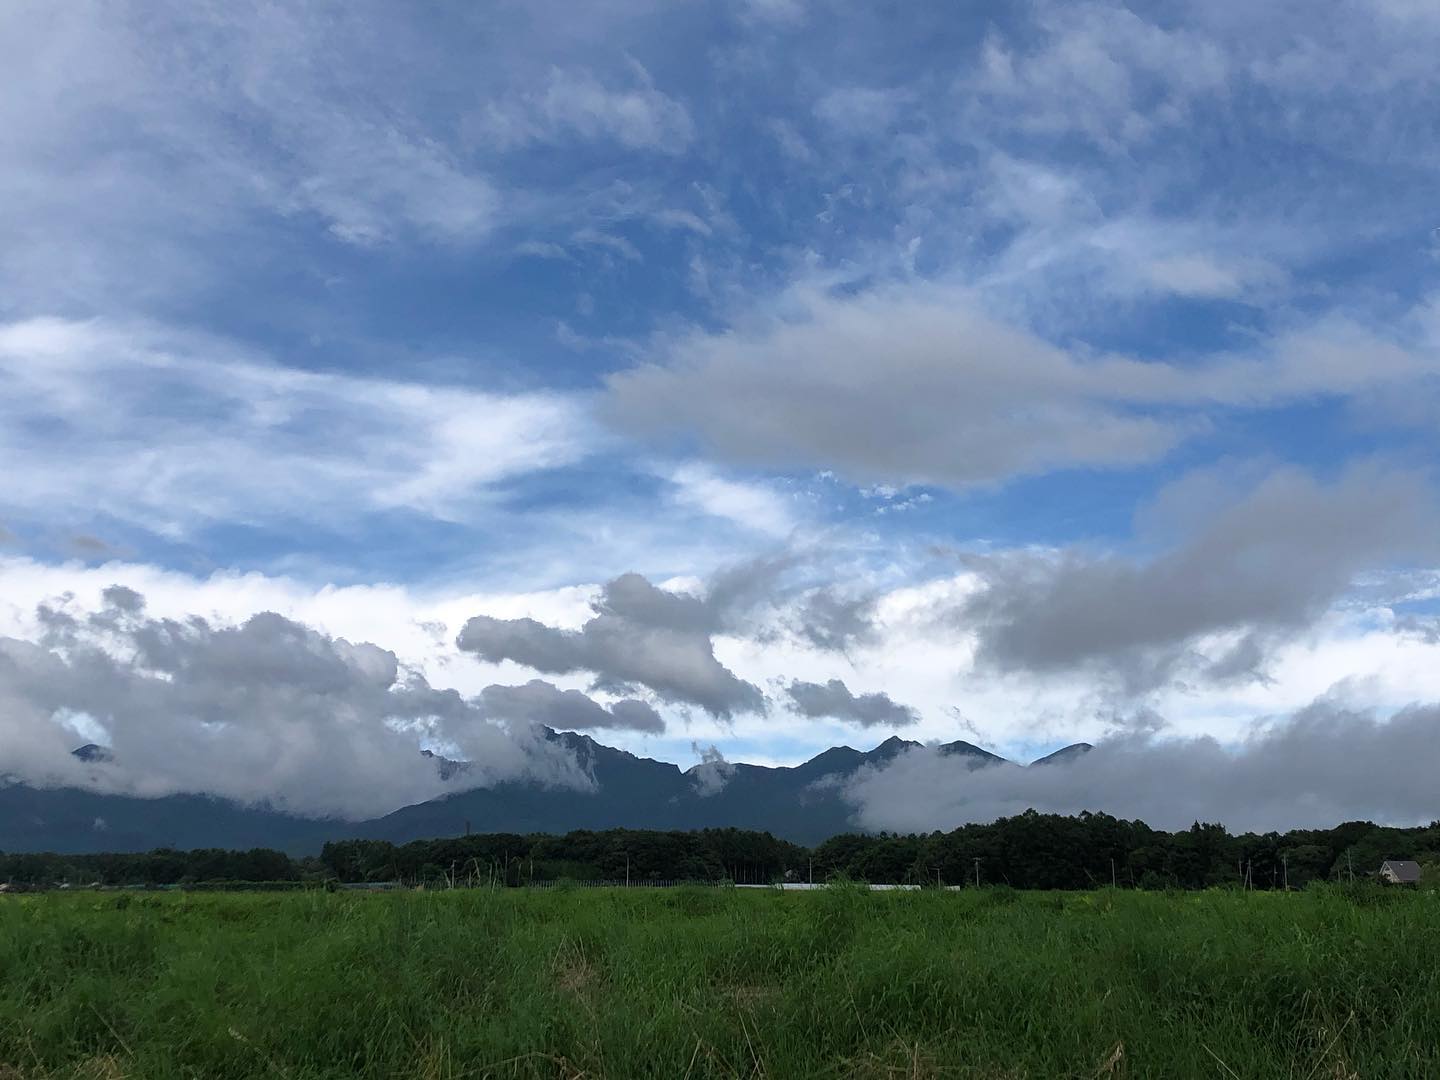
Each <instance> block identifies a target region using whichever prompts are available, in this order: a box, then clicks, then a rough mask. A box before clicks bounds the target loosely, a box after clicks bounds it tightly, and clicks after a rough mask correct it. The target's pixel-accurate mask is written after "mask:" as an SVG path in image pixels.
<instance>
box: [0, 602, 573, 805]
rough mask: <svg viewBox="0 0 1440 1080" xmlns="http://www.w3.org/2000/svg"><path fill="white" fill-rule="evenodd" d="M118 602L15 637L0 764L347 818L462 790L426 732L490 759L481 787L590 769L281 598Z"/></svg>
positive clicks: (3, 641)
mask: <svg viewBox="0 0 1440 1080" xmlns="http://www.w3.org/2000/svg"><path fill="white" fill-rule="evenodd" d="M105 601H106V602H105V606H104V607H103V608H102V609H101V610H99V611H94V612H83V611H75V610H72V609H71V608H69V607H68V606H47V607H42V608H41V609H40V610H39V611H38V612H37V617H38V621H39V623H40V626H41V627H42V634H41V636H40V638H39V639H38V640H34V641H27V640H21V639H17V638H8V637H7V638H0V774H5V775H9V776H15V777H18V778H20V779H23V780H26V781H27V782H31V783H36V784H82V785H99V786H102V787H104V788H105V789H106V790H114V791H119V792H125V793H131V794H139V795H162V794H170V793H174V792H204V793H209V794H214V795H220V796H224V797H227V798H232V799H237V800H240V801H243V802H257V801H265V802H269V803H270V804H272V805H274V806H276V807H279V808H283V809H287V810H290V811H294V812H297V813H302V814H313V815H338V816H342V817H362V816H370V815H373V814H378V813H384V812H387V811H389V810H393V809H395V808H396V807H398V806H401V805H404V804H406V803H411V802H416V801H420V800H423V799H427V798H432V797H434V796H436V795H438V794H441V793H442V792H443V791H445V790H450V789H451V788H449V787H447V785H446V784H445V783H444V782H443V780H442V779H441V777H440V776H439V775H438V773H437V771H436V769H435V768H434V766H433V763H432V762H428V761H426V760H425V759H424V758H422V757H421V755H420V753H419V750H420V749H421V747H422V746H436V747H440V748H443V749H445V751H446V752H447V755H448V756H453V757H459V758H464V759H467V760H469V761H472V762H474V763H475V764H474V765H473V766H472V767H471V768H470V769H469V770H467V771H466V773H465V774H464V775H465V782H466V784H467V785H468V786H488V785H489V784H492V783H496V782H498V781H501V780H508V779H519V778H528V779H532V780H535V781H537V782H541V783H557V784H572V785H583V784H584V783H585V779H584V777H583V775H582V774H581V773H580V771H579V769H578V766H576V764H575V762H574V761H573V759H571V758H570V757H569V756H568V755H567V754H566V753H565V752H564V751H563V749H562V748H559V747H556V746H554V745H552V744H550V743H549V742H548V741H547V740H545V739H544V738H543V737H542V736H541V734H540V733H539V732H538V730H537V729H535V728H534V726H533V725H531V724H528V723H524V722H522V721H518V720H517V721H513V722H509V723H501V722H497V718H495V717H493V716H492V715H490V713H489V712H487V710H486V709H485V707H484V706H483V704H482V703H478V702H473V701H468V700H466V699H464V698H462V697H461V696H460V695H459V694H458V693H456V692H455V691H453V690H440V689H436V688H434V687H432V686H430V685H429V683H428V682H427V681H426V680H425V679H424V678H423V677H422V676H421V675H419V674H417V673H415V672H410V671H405V670H404V669H403V668H402V667H401V665H400V663H399V661H398V659H397V658H396V656H395V654H394V653H392V652H390V651H388V650H386V649H382V648H380V647H378V646H376V645H371V644H367V643H359V644H357V643H352V642H350V641H346V640H345V639H343V638H336V637H331V636H329V635H326V634H323V633H321V632H319V631H317V630H314V629H311V628H309V627H307V626H304V625H302V624H300V623H297V622H294V621H293V620H290V619H287V618H285V617H283V616H281V615H277V614H275V613H273V612H262V613H260V614H257V615H255V616H253V617H251V618H249V619H247V620H246V621H244V622H243V623H240V624H238V625H215V624H212V623H210V622H208V621H206V620H204V619H201V618H195V617H192V618H188V619H183V620H175V619H162V618H151V617H147V616H146V615H145V614H144V607H145V604H144V598H143V597H142V596H141V595H140V594H139V593H136V592H134V591H133V590H130V589H124V588H118V587H117V588H112V589H108V590H106V593H105ZM90 741H101V742H103V743H105V744H106V745H108V747H109V749H110V750H111V752H112V758H113V760H112V761H111V762H110V763H109V764H107V766H106V767H105V768H104V769H93V768H87V767H85V766H84V765H83V763H79V762H77V761H76V760H75V759H74V758H73V757H72V756H71V755H70V753H69V751H70V750H72V749H73V748H74V747H75V746H77V745H78V744H80V743H83V742H90Z"/></svg>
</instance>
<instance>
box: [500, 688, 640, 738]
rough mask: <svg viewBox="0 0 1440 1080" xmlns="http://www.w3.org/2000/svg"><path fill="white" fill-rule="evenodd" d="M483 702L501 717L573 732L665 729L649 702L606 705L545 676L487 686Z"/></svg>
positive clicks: (631, 699) (623, 702)
mask: <svg viewBox="0 0 1440 1080" xmlns="http://www.w3.org/2000/svg"><path fill="white" fill-rule="evenodd" d="M480 701H481V704H482V705H484V707H485V711H486V712H488V713H489V714H490V715H492V716H494V717H497V718H499V719H502V720H518V721H522V722H524V723H530V724H545V725H546V726H548V727H554V728H565V729H568V730H574V731H586V730H596V729H600V728H621V729H625V730H629V731H641V732H646V733H650V734H660V733H663V732H664V731H665V721H664V720H663V719H661V717H660V714H659V713H657V712H656V711H655V709H654V708H653V707H652V706H650V705H649V704H647V703H646V702H643V701H637V700H635V699H634V698H625V699H623V700H620V701H617V702H615V704H613V705H611V706H609V707H608V708H607V707H606V706H604V705H601V704H600V703H599V702H597V701H596V700H595V699H594V698H591V697H589V696H588V695H586V694H582V693H581V692H580V691H579V690H561V689H560V688H559V687H557V686H556V685H555V684H554V683H549V682H545V681H544V680H543V679H531V680H530V681H529V682H527V683H526V684H525V685H523V686H498V685H497V686H487V687H486V688H485V689H484V690H482V691H480Z"/></svg>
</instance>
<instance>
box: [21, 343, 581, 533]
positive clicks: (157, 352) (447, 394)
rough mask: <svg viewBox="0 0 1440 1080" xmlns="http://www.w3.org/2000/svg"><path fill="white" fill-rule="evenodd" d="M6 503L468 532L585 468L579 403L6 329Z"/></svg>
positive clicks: (175, 521) (170, 523)
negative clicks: (508, 484) (546, 472)
mask: <svg viewBox="0 0 1440 1080" xmlns="http://www.w3.org/2000/svg"><path fill="white" fill-rule="evenodd" d="M0 418H3V424H0V447H3V452H4V455H5V458H6V461H7V466H8V477H7V483H6V486H5V490H4V491H3V492H0V505H6V504H8V505H9V506H11V507H16V508H20V509H24V510H29V511H37V512H42V513H45V514H47V515H51V516H55V515H57V513H58V515H60V516H63V515H64V514H65V512H66V511H65V509H64V508H65V507H70V508H77V509H78V508H84V510H85V511H86V512H87V514H88V513H94V512H99V513H103V514H109V515H113V516H114V517H116V518H119V519H122V520H127V521H133V522H137V523H139V524H141V525H144V526H147V527H151V528H158V529H160V530H162V531H180V532H183V531H184V530H186V529H187V528H189V527H190V526H191V525H193V524H194V523H197V522H205V521H261V520H267V519H274V518H294V519H323V518H331V517H337V516H339V517H345V518H349V517H350V516H351V515H354V514H356V513H363V512H367V511H378V510H387V509H393V508H403V509H407V510H411V511H415V512H419V513H422V514H426V515H429V516H432V517H437V518H447V519H463V518H465V517H466V516H468V515H470V514H471V513H473V512H474V510H475V508H476V507H477V506H478V505H480V504H481V503H482V502H483V500H484V497H485V495H484V493H485V489H486V487H487V486H488V485H491V484H494V483H496V482H498V481H501V480H505V479H507V478H510V477H513V476H517V475H520V474H523V473H526V472H530V471H533V470H536V469H543V468H549V467H552V466H557V465H563V464H566V463H568V462H571V461H574V460H576V459H577V458H579V457H580V456H582V455H583V454H584V452H585V439H586V434H585V431H586V423H585V421H584V419H583V416H582V413H581V411H580V409H579V408H578V407H577V406H576V404H575V403H574V402H572V401H569V400H566V399H564V398H560V397H556V396H552V395H545V394H529V395H525V394H520V395H510V396H502V395H495V394H486V393H481V392H477V391H473V390H467V389H462V388H459V387H445V386H426V385H419V384H409V383H400V382H392V381H387V380H383V379H370V378H363V377H355V376H347V375H339V374H315V373H308V372H302V371H297V370H294V369H288V368H280V367H274V366H271V365H269V364H266V363H264V362H262V361H261V360H260V359H259V358H256V357H254V356H252V355H250V354H248V353H247V352H245V351H243V350H237V349H235V348H234V347H232V346H229V345H227V344H225V343H223V342H217V341H214V340H210V339H206V338H204V337H203V336H199V335H189V334H184V333H179V332H175V331H170V330H166V329H163V328H158V327H151V326H139V327H136V326H128V327H127V326H120V325H116V324H113V323H108V322H103V321H92V322H73V321H65V320H58V319H32V320H28V321H25V322H19V323H10V324H8V325H3V326H0Z"/></svg>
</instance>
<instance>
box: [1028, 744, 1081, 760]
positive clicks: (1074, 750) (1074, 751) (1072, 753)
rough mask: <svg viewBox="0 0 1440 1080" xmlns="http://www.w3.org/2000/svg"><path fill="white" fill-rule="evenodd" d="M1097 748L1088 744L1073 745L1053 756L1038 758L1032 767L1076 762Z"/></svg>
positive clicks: (1056, 752) (1057, 751)
mask: <svg viewBox="0 0 1440 1080" xmlns="http://www.w3.org/2000/svg"><path fill="white" fill-rule="evenodd" d="M1094 749H1095V748H1094V747H1093V746H1091V745H1090V744H1089V743H1088V742H1077V743H1071V744H1070V745H1069V746H1062V747H1061V748H1060V749H1059V750H1056V751H1055V752H1054V753H1053V754H1046V755H1045V756H1044V757H1042V758H1036V759H1035V760H1034V761H1032V762H1031V763H1030V764H1031V765H1062V764H1064V763H1065V762H1069V761H1074V760H1075V759H1076V758H1081V757H1084V756H1085V755H1086V754H1088V753H1089V752H1090V751H1091V750H1094Z"/></svg>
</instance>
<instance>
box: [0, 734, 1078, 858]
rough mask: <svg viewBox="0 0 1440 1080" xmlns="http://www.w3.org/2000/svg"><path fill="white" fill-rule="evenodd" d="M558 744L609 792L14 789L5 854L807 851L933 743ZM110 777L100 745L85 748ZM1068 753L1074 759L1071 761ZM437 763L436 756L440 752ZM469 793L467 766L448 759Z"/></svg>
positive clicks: (961, 748) (515, 788)
mask: <svg viewBox="0 0 1440 1080" xmlns="http://www.w3.org/2000/svg"><path fill="white" fill-rule="evenodd" d="M547 737H548V738H550V739H552V740H554V741H556V742H558V743H560V744H562V745H563V746H564V747H565V748H566V749H568V750H569V751H571V752H572V753H574V754H575V756H576V759H577V760H578V761H579V762H580V764H581V766H582V768H584V769H585V770H586V772H587V773H589V774H590V776H592V777H593V779H594V781H595V786H594V788H593V789H592V790H586V791H579V790H570V789H561V788H547V787H542V786H539V785H534V784H520V783H507V784H500V785H497V786H495V787H492V788H474V789H470V790H458V791H456V792H455V793H454V794H451V795H446V796H442V797H441V798H438V799H433V800H430V801H428V802H422V803H417V804H415V805H413V806H406V807H403V808H401V809H398V810H396V811H394V812H393V813H390V814H387V815H385V816H383V817H380V818H376V819H373V820H370V821H362V822H346V821H339V820H327V819H313V818H301V817H295V816H293V815H289V814H285V813H281V812H279V811H277V810H275V809H273V808H269V807H264V806H244V805H240V804H238V803H234V802H228V801H226V800H223V799H217V798H213V797H210V796H206V795H199V794H185V795H170V796H166V797H163V798H155V799H142V798H135V797H130V796H124V795H108V794H102V793H99V792H96V791H89V790H82V789H77V788H47V789H41V788H34V787H30V786H27V785H24V784H19V783H11V784H8V785H0V850H3V851H57V852H73V853H79V852H87V851H141V850H148V849H151V848H157V847H175V848H200V847H223V848H250V847H271V848H276V849H279V850H282V851H288V852H291V853H297V854H299V853H307V852H313V851H316V850H318V849H319V847H320V845H321V844H323V843H324V842H325V841H326V840H336V839H349V838H355V839H376V840H390V841H394V842H397V843H403V842H405V841H409V840H417V839H426V838H430V837H438V836H453V835H458V834H461V833H464V832H466V831H467V830H473V831H475V832H519V833H528V832H553V833H564V832H568V831H570V830H572V829H606V828H645V829H698V828H708V827H726V826H728V827H734V828H744V829H756V830H762V831H767V832H771V833H774V834H775V835H776V836H779V837H783V838H784V839H787V840H792V841H794V842H796V843H817V842H819V841H821V840H823V839H825V838H826V837H828V836H833V835H835V834H836V833H840V832H845V831H847V830H851V829H853V828H854V825H853V823H852V822H851V820H850V807H849V805H848V804H847V803H846V802H845V801H844V800H843V799H842V798H841V797H840V793H839V788H840V782H841V781H843V780H844V779H845V778H846V777H848V776H850V775H851V774H853V773H854V772H855V771H856V770H857V769H859V768H861V767H862V766H865V765H868V764H879V763H883V762H885V761H888V760H890V759H891V758H893V757H894V756H895V755H896V754H898V753H900V752H902V751H904V750H906V749H909V748H912V747H917V746H919V745H920V744H919V743H915V742H909V741H906V740H904V739H900V738H890V739H887V740H886V741H885V742H883V743H881V744H880V745H879V746H876V747H875V748H874V749H872V750H869V751H861V750H856V749H853V748H852V747H849V746H837V747H831V748H830V749H829V750H826V751H824V752H823V753H821V754H818V755H816V756H815V757H813V758H811V759H810V760H808V761H806V762H804V763H802V764H800V765H796V766H793V767H768V766H761V765H748V764H744V763H736V764H729V763H719V764H708V765H697V766H694V767H692V768H691V769H689V770H686V771H682V770H681V769H680V768H679V767H678V766H676V765H673V764H671V763H669V762H663V761H656V760H654V759H651V758H643V757H638V756H636V755H634V754H631V753H628V752H627V751H624V750H618V749H616V748H614V747H611V746H606V745H604V744H603V743H599V742H596V741H595V740H594V739H592V738H591V737H590V736H588V735H580V734H576V733H574V732H556V731H550V730H548V729H547ZM940 749H941V751H942V752H943V753H944V754H946V755H947V756H951V757H954V758H955V760H956V771H957V776H958V775H961V774H962V773H963V772H964V771H966V770H968V769H970V768H974V767H977V766H984V765H988V764H993V763H996V762H1001V761H1003V760H1004V759H1003V758H1000V757H998V756H996V755H995V754H991V753H989V752H988V751H986V750H982V749H981V748H980V747H978V746H974V745H972V744H970V743H966V742H953V743H948V744H946V745H944V746H942V747H940ZM77 753H78V754H79V755H81V756H82V757H83V758H84V759H85V760H86V761H89V762H91V763H94V764H96V765H97V766H98V767H104V765H105V763H106V761H107V757H106V755H105V754H104V753H103V752H102V751H100V750H99V749H98V748H96V747H91V746H87V747H81V748H80V750H79V751H77ZM1062 753H1063V751H1062ZM432 756H433V755H432ZM436 761H437V766H436V767H437V768H438V769H440V770H442V773H443V775H445V776H446V777H447V778H448V779H451V780H452V781H453V782H455V783H456V784H462V783H463V782H464V775H465V768H464V763H457V762H453V761H448V760H446V759H444V758H439V757H437V758H436Z"/></svg>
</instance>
